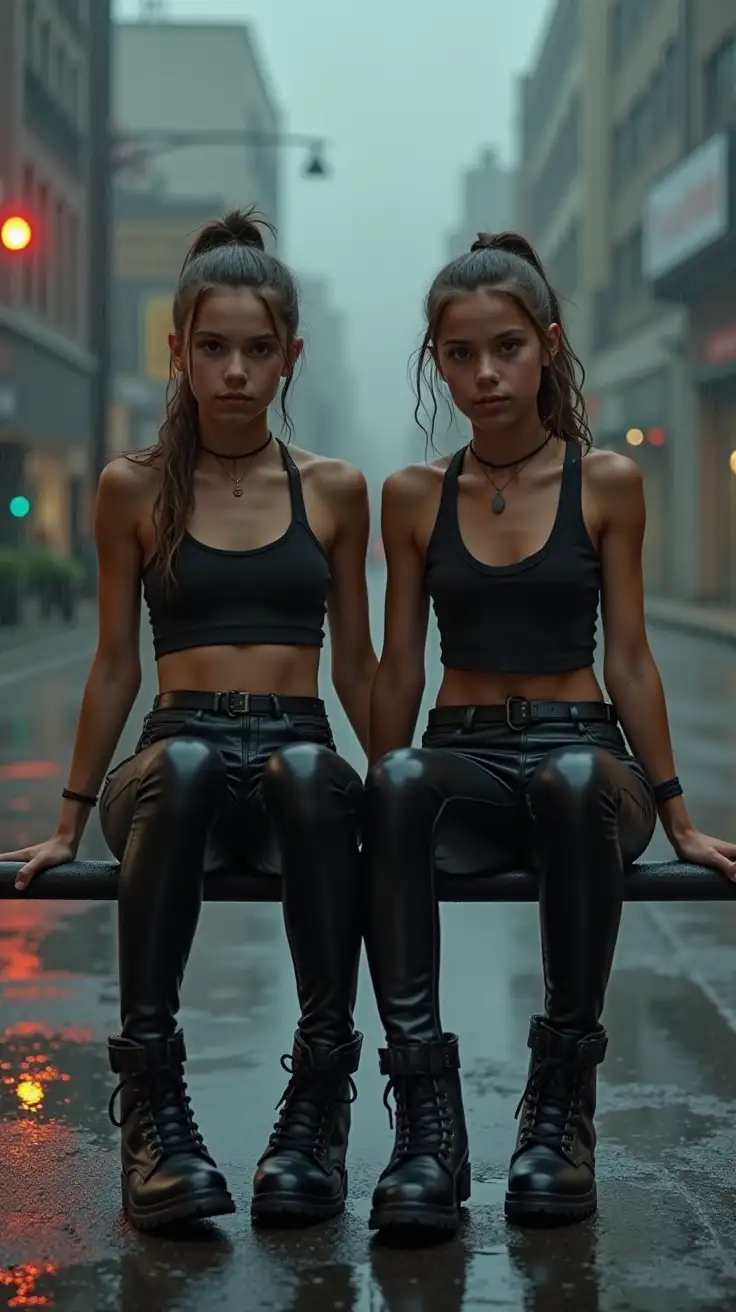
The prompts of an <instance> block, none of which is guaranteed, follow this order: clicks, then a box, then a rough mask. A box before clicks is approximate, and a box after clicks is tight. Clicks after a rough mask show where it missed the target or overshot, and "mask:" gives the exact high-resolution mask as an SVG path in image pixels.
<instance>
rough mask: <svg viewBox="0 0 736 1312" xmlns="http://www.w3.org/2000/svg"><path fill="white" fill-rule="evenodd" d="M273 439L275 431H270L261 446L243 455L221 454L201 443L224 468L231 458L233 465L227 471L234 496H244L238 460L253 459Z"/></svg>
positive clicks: (202, 447)
mask: <svg viewBox="0 0 736 1312" xmlns="http://www.w3.org/2000/svg"><path fill="white" fill-rule="evenodd" d="M271 441H273V433H269V435H268V437H267V438H266V440H265V442H263V443H262V444H261V446H257V447H256V449H255V451H244V452H243V454H242V455H239V456H223V455H221V454H220V452H219V451H213V450H212V449H211V447H208V446H202V444H201V443H200V451H206V452H207V455H208V456H214V457H215V460H219V462H220V464H221V465H222V467H223V469H224V468H225V464H224V462H225V460H229V461H230V463H231V465H232V469H228V470H227V471H226V472H227V476H228V478H229V479H231V480H232V484H233V496H234V497H242V495H243V475H242V474H239V473H238V471H237V468H236V466H237V462H238V461H239V460H251V459H252V457H253V456H257V455H259V454H260V452H261V451H265V450H266V447H267V446H268V444H269V442H271Z"/></svg>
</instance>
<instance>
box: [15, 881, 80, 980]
mask: <svg viewBox="0 0 736 1312" xmlns="http://www.w3.org/2000/svg"><path fill="white" fill-rule="evenodd" d="M84 911H85V905H84V903H64V904H63V909H62V906H61V905H60V904H55V903H53V902H48V903H47V902H28V901H23V899H22V898H21V897H19V898H18V899H17V900H15V899H11V900H9V901H7V902H4V903H3V912H2V924H1V925H0V988H1V989H2V994H3V996H4V997H5V998H7V999H8V1000H10V999H12V998H19V997H22V998H23V999H25V1000H26V1001H31V1000H34V999H38V998H63V997H65V996H67V995H68V993H69V988H68V985H69V982H70V981H71V980H72V979H73V978H75V977H76V973H75V975H74V976H73V975H72V974H71V973H70V972H68V971H50V970H47V969H45V967H44V965H43V962H42V961H41V955H40V948H41V944H42V943H43V941H44V939H46V938H48V936H49V934H50V933H51V932H52V931H53V930H54V929H56V928H57V926H58V925H59V923H60V921H62V920H66V919H68V918H69V916H72V915H82V914H83V913H84ZM78 974H79V975H82V974H83V971H79V972H78ZM13 986H15V987H13ZM64 986H66V987H64Z"/></svg>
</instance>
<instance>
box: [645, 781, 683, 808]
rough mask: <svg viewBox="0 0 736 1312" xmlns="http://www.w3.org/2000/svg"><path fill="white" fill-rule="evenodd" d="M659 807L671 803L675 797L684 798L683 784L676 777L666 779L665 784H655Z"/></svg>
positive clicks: (656, 800) (656, 799)
mask: <svg viewBox="0 0 736 1312" xmlns="http://www.w3.org/2000/svg"><path fill="white" fill-rule="evenodd" d="M652 791H653V793H654V800H655V802H656V803H657V806H662V804H663V803H664V802H671V801H672V799H673V797H682V784H681V783H680V780H679V779H678V778H677V775H675V777H674V779H665V781H664V783H661V784H655V785H654V788H653V789H652Z"/></svg>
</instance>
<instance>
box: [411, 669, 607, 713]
mask: <svg viewBox="0 0 736 1312" xmlns="http://www.w3.org/2000/svg"><path fill="white" fill-rule="evenodd" d="M509 697H523V698H524V699H525V700H527V701H544V702H600V701H603V700H604V698H603V693H602V691H601V687H600V684H599V683H598V680H597V679H596V677H595V672H594V670H593V669H592V667H588V668H587V669H582V670H571V671H569V672H568V673H565V674H551V675H550V674H544V675H533V674H521V675H518V674H485V673H483V672H481V671H478V672H476V671H475V670H445V675H444V678H443V680H442V685H441V687H440V690H439V693H438V694H437V702H436V705H437V706H497V705H501V704H502V703H503V702H505V701H506V700H507V699H508V698H509Z"/></svg>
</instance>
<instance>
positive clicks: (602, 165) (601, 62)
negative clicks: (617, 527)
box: [521, 0, 736, 600]
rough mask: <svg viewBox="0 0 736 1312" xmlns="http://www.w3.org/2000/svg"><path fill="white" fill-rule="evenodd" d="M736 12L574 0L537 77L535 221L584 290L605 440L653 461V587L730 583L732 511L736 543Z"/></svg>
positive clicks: (593, 391) (525, 140)
mask: <svg viewBox="0 0 736 1312" xmlns="http://www.w3.org/2000/svg"><path fill="white" fill-rule="evenodd" d="M735 29H736V8H735V7H734V5H733V4H730V3H729V4H725V3H724V4H719V3H718V0H600V3H596V4H595V5H587V4H585V3H581V0H558V3H557V5H556V7H555V10H554V13H553V16H552V19H551V22H550V27H549V30H548V33H547V35H546V39H545V41H544V43H543V47H542V51H541V54H540V57H539V60H538V61H537V64H536V66H535V68H534V69H533V70H532V72H531V74H530V75H529V76H528V77H527V78H526V80H525V82H524V84H523V86H522V92H521V99H522V114H521V120H522V166H521V175H522V179H523V185H522V187H521V198H522V206H523V208H522V225H523V226H524V229H525V231H526V232H528V234H529V235H530V236H531V237H532V238H533V239H534V240H536V242H537V245H538V246H539V249H540V253H541V254H542V256H543V257H544V258H545V260H546V262H547V264H548V267H549V271H550V276H551V278H552V280H553V281H554V282H555V283H556V284H557V285H559V287H560V289H561V291H562V292H563V294H564V295H565V296H566V297H568V298H571V299H572V300H573V302H574V303H575V312H574V314H573V316H572V319H571V322H572V324H573V327H574V331H573V334H572V336H573V342H574V344H575V346H576V348H577V349H578V352H579V354H580V355H581V357H582V359H583V363H584V365H585V368H586V374H587V379H586V394H587V399H588V405H589V410H590V414H591V420H592V428H593V435H594V439H595V441H596V444H597V445H599V446H607V447H610V448H613V449H616V450H620V451H624V452H626V453H627V454H628V455H630V456H632V457H633V458H634V459H636V460H637V461H638V463H639V464H640V466H641V469H642V473H643V476H644V482H645V489H646V497H647V511H648V522H647V534H646V540H645V549H644V568H645V577H646V582H647V587H648V588H649V590H650V591H652V592H655V593H660V594H664V595H671V596H678V597H681V598H683V599H687V598H697V597H709V598H712V599H715V598H721V599H723V600H725V599H726V598H727V595H728V588H729V586H730V585H729V584H727V583H726V578H727V577H728V578H730V573H731V568H730V552H731V546H730V545H729V546H728V547H727V546H726V540H727V539H728V540H729V543H730V534H731V529H730V528H729V529H726V528H724V524H726V523H729V524H730V523H731V522H732V521H733V522H734V529H733V545H734V546H736V514H734V513H731V512H729V514H728V515H726V514H725V509H724V507H725V503H726V502H728V503H729V505H730V500H729V498H730V496H731V483H732V482H734V480H733V478H732V476H730V475H729V477H731V482H729V478H725V477H723V469H724V468H725V469H727V470H728V469H729V468H730V466H729V464H728V460H729V459H730V450H731V447H729V440H730V439H729V438H728V437H727V436H726V435H725V434H726V433H727V432H728V431H731V430H730V428H729V425H730V424H731V423H732V421H731V419H730V418H729V417H728V416H729V415H730V411H729V404H730V403H729V401H728V396H729V387H730V384H729V383H728V381H727V379H726V375H727V374H728V373H729V370H730V366H729V361H728V360H724V359H723V357H724V355H728V352H729V351H730V350H731V335H730V332H731V326H732V324H733V323H734V322H736V313H732V312H731V309H730V304H733V303H734V301H733V283H732V279H733V274H732V273H730V272H729V263H728V259H729V254H728V253H729V250H730V248H729V245H728V241H729V237H728V232H727V229H728V224H729V223H730V217H725V218H724V217H723V212H722V211H718V218H717V219H716V214H715V211H716V210H717V207H718V204H719V201H718V200H717V196H721V195H724V196H725V190H726V189H727V188H728V186H730V185H731V181H730V177H731V175H730V174H729V172H728V170H729V167H730V165H729V161H730V159H731V155H730V146H729V145H728V141H727V140H726V138H727V137H728V129H729V125H730V124H732V123H733V122H734V84H735V83H736V71H735V70H736V63H735V62H734V58H735V57H734V54H733V38H734V31H735ZM550 86H552V87H554V88H556V90H554V92H550V91H549V88H550ZM563 124H565V125H566V131H565V132H563V131H562V125H563ZM576 125H577V126H576ZM724 133H725V137H724V136H723V135H722V134H724ZM719 134H721V135H720V136H719ZM717 137H718V141H720V144H718V141H717V140H716V138H717ZM709 142H710V143H711V144H710V145H708V143H709ZM555 152H556V153H555ZM565 152H567V153H566V154H565ZM552 160H555V161H556V164H555V165H554V167H549V162H550V161H552ZM545 177H547V179H548V182H547V184H545V182H544V179H545ZM545 185H546V190H545ZM719 188H720V190H719ZM708 206H710V207H711V210H710V211H709V210H708ZM711 211H712V212H711ZM709 222H710V223H711V228H710V229H709V228H708V223H709ZM719 225H720V226H719ZM724 225H725V226H724ZM709 231H712V232H713V233H715V234H716V235H715V236H713V237H712V238H711V239H708V240H706V236H705V235H704V234H706V233H707V232H709ZM563 234H567V235H566V236H564V235H563ZM699 242H700V243H704V246H703V249H705V247H708V248H709V252H710V253H709V256H708V258H707V259H706V265H708V262H709V261H710V268H711V276H712V278H713V284H712V285H710V286H708V285H707V280H706V282H704V281H703V278H702V277H701V275H702V274H703V268H704V267H705V266H702V265H701V264H699V263H697V261H696V263H695V264H694V265H693V258H694V256H693V252H700V249H701V247H700V245H699V244H698V243H699ZM731 263H733V260H732V259H731ZM677 270H679V273H678V272H677ZM693 271H695V272H694V274H693ZM692 276H694V277H695V286H693V284H692V281H690V282H689V281H688V280H689V279H691V277H692ZM703 352H705V356H704V355H703ZM734 354H735V358H736V350H735V352H734ZM714 370H715V371H716V374H717V376H716V374H714V372H713V371H714ZM716 432H717V433H720V434H721V436H720V437H716V436H710V437H709V436H708V434H709V433H712V434H715V433H716ZM719 443H720V447H719ZM731 445H732V447H733V448H734V449H736V439H735V440H734V441H733V443H732V444H731ZM704 447H708V449H709V451H710V455H706V454H704ZM726 447H728V448H729V449H728V451H727V452H726V456H725V465H724V455H723V451H724V450H725V448H726ZM718 452H720V453H719V454H718ZM734 465H736V456H735V457H734ZM718 471H720V474H719V473H718ZM716 485H717V486H718V496H719V497H720V499H721V503H722V504H721V506H720V510H719V513H718V514H717V515H714V513H713V509H714V505H715V504H716V502H715V501H714V498H715V497H716V491H715V488H716ZM734 492H735V494H736V488H735V489H734ZM716 521H718V523H716ZM718 562H720V563H718Z"/></svg>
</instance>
